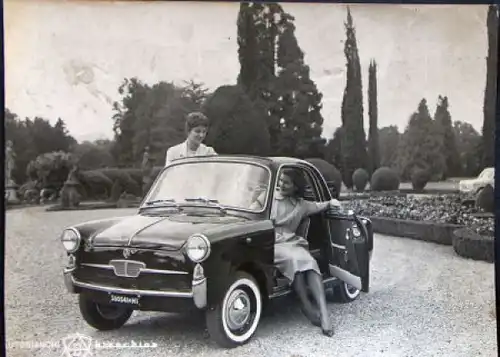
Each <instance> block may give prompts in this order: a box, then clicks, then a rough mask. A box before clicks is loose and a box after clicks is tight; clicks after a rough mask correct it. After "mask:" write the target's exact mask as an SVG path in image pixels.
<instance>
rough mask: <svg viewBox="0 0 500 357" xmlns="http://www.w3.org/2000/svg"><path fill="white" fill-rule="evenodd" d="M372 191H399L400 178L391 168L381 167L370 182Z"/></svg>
mask: <svg viewBox="0 0 500 357" xmlns="http://www.w3.org/2000/svg"><path fill="white" fill-rule="evenodd" d="M370 186H371V190H372V191H395V190H397V189H399V177H398V174H397V173H396V171H394V170H393V169H391V168H389V167H380V168H378V169H377V170H375V172H374V173H373V175H372V179H371V182H370Z"/></svg>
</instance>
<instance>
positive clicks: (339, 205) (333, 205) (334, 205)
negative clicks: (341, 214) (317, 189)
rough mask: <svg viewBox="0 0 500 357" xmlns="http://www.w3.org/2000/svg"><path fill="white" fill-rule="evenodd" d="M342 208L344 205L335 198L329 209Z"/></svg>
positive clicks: (331, 201)
mask: <svg viewBox="0 0 500 357" xmlns="http://www.w3.org/2000/svg"><path fill="white" fill-rule="evenodd" d="M340 207H342V205H341V204H340V202H339V200H336V199H335V198H333V199H331V200H330V207H329V208H335V209H339V208H340Z"/></svg>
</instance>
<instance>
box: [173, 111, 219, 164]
mask: <svg viewBox="0 0 500 357" xmlns="http://www.w3.org/2000/svg"><path fill="white" fill-rule="evenodd" d="M208 126H209V120H208V118H207V117H206V116H205V115H204V114H203V113H200V112H192V113H190V114H188V115H187V117H186V134H187V138H186V141H184V142H182V143H180V144H178V145H175V146H172V147H171V148H169V149H168V150H167V155H166V158H165V166H168V165H170V163H171V162H172V161H174V160H178V159H182V158H184V157H192V156H212V155H217V153H216V152H215V150H214V149H213V148H212V147H210V146H207V145H204V144H203V140H205V137H206V136H207V132H208Z"/></svg>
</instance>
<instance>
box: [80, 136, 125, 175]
mask: <svg viewBox="0 0 500 357" xmlns="http://www.w3.org/2000/svg"><path fill="white" fill-rule="evenodd" d="M113 145H114V143H113V141H111V140H95V141H93V142H90V141H84V142H82V143H78V144H77V145H75V146H74V148H73V150H72V153H73V154H74V156H75V160H77V163H78V167H80V169H82V170H92V169H98V168H103V167H113V166H115V160H114V157H113V155H112V149H113Z"/></svg>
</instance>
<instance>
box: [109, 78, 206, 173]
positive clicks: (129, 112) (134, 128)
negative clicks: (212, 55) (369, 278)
mask: <svg viewBox="0 0 500 357" xmlns="http://www.w3.org/2000/svg"><path fill="white" fill-rule="evenodd" d="M119 92H120V94H121V95H122V100H121V103H115V106H114V108H115V115H114V117H113V119H114V121H115V123H114V130H115V147H114V149H113V153H114V156H115V159H116V161H117V162H118V163H119V165H125V166H133V165H136V166H137V165H139V164H140V162H141V160H142V155H143V153H144V149H145V148H146V146H149V150H150V158H151V159H152V161H153V162H156V163H160V162H162V160H164V157H165V152H166V150H167V149H168V148H169V147H170V146H172V145H175V144H178V143H180V142H182V141H183V140H185V135H186V134H185V132H184V119H185V115H186V114H187V113H188V112H190V111H193V110H199V109H200V107H201V105H202V103H203V101H204V99H205V97H206V96H207V91H206V89H204V88H203V86H202V85H201V84H197V83H194V82H192V81H191V82H188V83H187V84H186V85H185V86H184V87H180V86H176V85H174V84H173V83H171V82H163V81H162V82H159V83H156V84H154V85H152V86H150V85H147V84H145V83H142V82H141V81H139V80H137V79H135V78H132V79H130V80H128V79H126V80H125V81H124V82H123V83H122V85H121V87H120V88H119Z"/></svg>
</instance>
